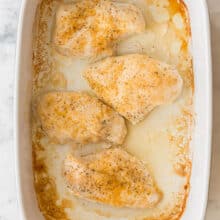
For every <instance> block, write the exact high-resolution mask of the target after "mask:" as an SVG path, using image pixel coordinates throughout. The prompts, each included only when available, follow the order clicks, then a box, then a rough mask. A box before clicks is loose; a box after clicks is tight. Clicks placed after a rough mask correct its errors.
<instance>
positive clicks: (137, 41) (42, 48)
mask: <svg viewBox="0 0 220 220" xmlns="http://www.w3.org/2000/svg"><path fill="white" fill-rule="evenodd" d="M118 1H119V0H118ZM71 2H72V1H71ZM120 2H129V3H131V4H134V5H136V6H137V7H139V8H140V9H141V10H142V12H143V15H144V17H145V21H146V31H145V32H144V33H141V34H136V35H134V36H130V37H128V38H126V39H122V40H121V41H120V42H118V43H117V50H116V54H117V55H123V54H130V53H145V54H147V55H149V56H151V57H152V58H155V59H157V60H160V61H163V62H166V63H168V64H171V65H173V66H175V67H176V68H177V69H178V71H179V73H180V75H181V77H182V79H183V82H184V86H183V91H182V94H181V96H180V97H179V98H178V99H177V100H176V101H175V102H174V103H172V104H167V105H163V106H160V107H157V108H156V109H154V110H153V111H152V112H151V113H150V114H149V115H148V116H147V117H146V118H145V119H144V120H143V121H142V122H141V123H139V124H137V125H131V124H130V123H127V127H128V135H127V138H126V141H125V143H124V144H123V147H124V148H125V149H126V150H127V151H128V152H129V153H131V154H133V155H135V156H136V157H137V158H139V159H141V160H143V161H144V162H145V163H146V165H147V167H148V169H149V170H150V171H151V173H152V175H153V176H154V178H155V180H156V182H157V184H158V187H159V188H160V189H161V191H162V192H163V199H162V201H161V202H160V203H159V204H158V205H157V206H156V207H155V208H152V209H128V208H114V207H110V206H107V205H103V204H97V203H94V202H89V201H86V200H82V199H78V198H75V197H74V196H73V195H72V194H71V193H70V192H69V191H68V189H67V188H66V187H65V183H64V179H63V176H62V165H63V160H64V158H65V156H66V155H67V153H69V152H72V148H73V146H72V145H71V144H66V145H57V144H54V143H51V142H50V140H49V139H48V138H47V136H46V135H45V134H44V132H43V131H42V129H41V125H40V124H39V122H38V121H37V120H36V117H35V109H34V105H33V115H32V147H33V171H34V184H35V191H36V195H37V200H38V205H39V208H40V210H41V212H42V213H43V215H44V217H45V219H57V220H58V219H60V220H61V219H62V220H64V219H74V220H75V219H80V220H84V219H85V220H88V219H97V220H98V219H103V220H104V219H115V220H116V219H118V220H119V219H120V220H122V219H131V220H133V219H135V220H136V219H137V220H144V219H145V220H156V219H160V220H166V219H169V220H177V219H180V217H181V215H182V214H183V212H184V210H185V205H186V201H187V197H188V193H189V189H190V174H191V153H190V141H191V137H192V129H193V121H194V115H193V95H194V94H193V93H194V76H193V70H192V56H191V53H190V43H191V31H190V21H189V17H188V11H187V8H186V6H185V4H184V3H183V2H182V1H179V0H124V1H122V0H121V1H120ZM58 4H59V2H58V1H55V0H42V2H41V3H40V4H39V6H38V9H37V14H36V18H35V23H34V38H33V54H34V56H33V84H32V86H33V89H32V102H33V103H35V100H36V98H37V97H38V95H40V94H42V93H45V92H47V91H53V90H69V91H72V90H75V91H89V92H91V93H92V90H91V89H90V88H89V86H88V84H87V83H86V81H85V79H84V78H83V77H82V72H83V71H84V69H85V68H86V67H88V65H89V64H90V63H91V62H94V61H93V60H91V59H85V58H84V59H83V58H78V57H75V58H73V57H66V56H62V55H60V54H59V53H58V52H57V51H56V49H55V48H54V46H53V44H52V43H51V34H52V32H53V25H54V16H55V12H56V8H57V6H58ZM96 147H97V148H99V147H100V146H98V145H97V146H96ZM90 148H91V146H88V148H87V149H86V150H85V152H84V153H86V151H90V150H91V149H90ZM92 148H94V146H92Z"/></svg>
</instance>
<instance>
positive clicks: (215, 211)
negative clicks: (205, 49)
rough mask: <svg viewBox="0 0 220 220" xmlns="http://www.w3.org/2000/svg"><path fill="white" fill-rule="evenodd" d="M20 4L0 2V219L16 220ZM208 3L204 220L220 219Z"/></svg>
mask: <svg viewBox="0 0 220 220" xmlns="http://www.w3.org/2000/svg"><path fill="white" fill-rule="evenodd" d="M193 1H196V0H193ZM20 4H21V0H0V155H1V156H0V220H17V219H18V213H19V210H18V206H17V201H16V188H15V171H14V166H15V165H14V149H13V88H14V57H15V45H16V29H17V22H18V14H19V8H20ZM208 4H209V10H210V15H211V27H212V45H213V67H214V132H213V134H214V135H213V160H212V171H211V183H210V193H209V202H208V209H207V216H206V220H219V219H220V175H219V172H220V171H219V170H220V145H219V144H218V143H220V99H219V97H220V43H219V42H220V1H219V0H208ZM189 220H192V219H189ZM193 220H196V219H193Z"/></svg>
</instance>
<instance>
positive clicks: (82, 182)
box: [64, 148, 162, 208]
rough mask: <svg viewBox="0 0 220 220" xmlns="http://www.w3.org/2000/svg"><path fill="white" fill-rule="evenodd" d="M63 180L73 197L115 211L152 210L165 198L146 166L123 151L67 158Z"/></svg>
mask: <svg viewBox="0 0 220 220" xmlns="http://www.w3.org/2000/svg"><path fill="white" fill-rule="evenodd" d="M64 178H65V181H66V183H67V187H68V188H69V189H70V191H71V192H72V193H73V195H75V196H77V197H80V198H84V199H88V200H92V201H95V202H100V203H105V204H108V205H112V206H116V207H130V208H150V207H151V208H152V207H154V206H156V205H157V204H158V202H159V201H160V200H161V198H162V193H161V192H160V190H159V189H158V188H157V186H156V183H155V181H154V180H153V178H152V176H151V175H150V173H149V171H148V169H147V167H146V165H145V164H144V163H143V162H141V161H140V160H138V159H136V158H135V157H133V156H131V155H130V154H129V153H127V152H126V151H125V150H123V149H120V148H113V149H108V150H104V151H102V152H100V153H96V154H93V155H90V156H85V157H82V158H76V157H74V156H72V155H68V156H67V157H66V159H65V162H64Z"/></svg>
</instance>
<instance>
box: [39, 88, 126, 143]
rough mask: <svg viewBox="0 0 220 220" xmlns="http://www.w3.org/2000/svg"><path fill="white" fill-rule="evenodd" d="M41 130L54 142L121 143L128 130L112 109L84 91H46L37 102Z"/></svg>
mask: <svg viewBox="0 0 220 220" xmlns="http://www.w3.org/2000/svg"><path fill="white" fill-rule="evenodd" d="M37 113H38V116H39V119H40V122H41V124H42V128H43V130H44V131H45V133H46V134H47V135H48V137H49V138H50V139H51V140H52V141H54V142H55V143H60V144H65V143H67V142H69V141H74V142H76V143H80V144H87V143H98V142H101V141H106V142H110V143H112V144H116V145H117V144H122V142H123V140H124V138H125V136H126V133H127V128H126V125H125V121H124V119H123V118H122V117H121V116H120V115H119V114H118V113H117V112H115V111H114V110H113V109H112V108H110V107H108V106H107V105H105V104H103V103H102V102H101V101H99V100H98V99H97V98H95V97H94V96H91V95H89V94H87V93H85V92H49V93H47V94H44V95H42V96H41V97H40V98H39V101H38V103H37Z"/></svg>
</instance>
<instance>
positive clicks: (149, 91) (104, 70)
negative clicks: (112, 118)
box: [84, 54, 183, 124]
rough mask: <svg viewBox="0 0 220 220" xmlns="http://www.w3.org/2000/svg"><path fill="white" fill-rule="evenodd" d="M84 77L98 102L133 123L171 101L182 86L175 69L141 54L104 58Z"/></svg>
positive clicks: (86, 72)
mask: <svg viewBox="0 0 220 220" xmlns="http://www.w3.org/2000/svg"><path fill="white" fill-rule="evenodd" d="M84 77H85V78H86V79H87V81H88V83H89V85H90V87H91V88H92V89H93V90H94V92H95V93H96V95H97V96H98V97H99V98H100V99H102V100H103V101H104V102H105V103H107V104H109V105H110V106H112V107H113V108H114V109H115V110H116V111H117V112H119V113H120V114H121V115H123V116H124V117H125V118H127V119H128V120H130V121H131V122H132V123H133V124H136V123H138V122H139V121H141V120H142V119H144V117H145V116H146V115H147V114H148V113H149V112H150V111H151V110H152V109H154V108H155V107H156V106H159V105H162V104H166V103H170V102H173V101H174V100H175V99H176V98H177V97H178V96H179V95H180V93H181V89H182V83H183V82H182V78H181V77H180V75H179V73H178V71H177V70H176V69H175V68H173V67H171V66H169V65H167V64H165V63H162V62H159V61H157V60H154V59H152V58H150V57H148V56H147V55H142V54H131V55H124V56H118V57H110V58H106V59H104V60H102V61H100V62H97V63H95V64H93V65H91V66H90V67H89V68H88V69H87V70H86V71H85V72H84Z"/></svg>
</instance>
